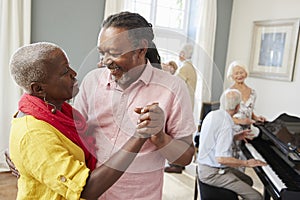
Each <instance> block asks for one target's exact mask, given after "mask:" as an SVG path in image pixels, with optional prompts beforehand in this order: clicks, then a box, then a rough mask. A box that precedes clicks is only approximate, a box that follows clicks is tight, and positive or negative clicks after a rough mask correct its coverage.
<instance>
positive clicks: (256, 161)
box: [246, 159, 268, 167]
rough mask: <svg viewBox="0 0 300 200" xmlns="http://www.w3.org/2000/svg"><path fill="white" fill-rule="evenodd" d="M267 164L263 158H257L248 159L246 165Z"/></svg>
mask: <svg viewBox="0 0 300 200" xmlns="http://www.w3.org/2000/svg"><path fill="white" fill-rule="evenodd" d="M266 165H268V164H267V163H265V162H263V161H261V160H257V159H249V160H246V167H257V166H266Z"/></svg>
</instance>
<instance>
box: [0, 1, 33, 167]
mask: <svg viewBox="0 0 300 200" xmlns="http://www.w3.org/2000/svg"><path fill="white" fill-rule="evenodd" d="M30 28H31V0H0V44H1V48H0V152H3V150H4V149H6V148H8V140H9V131H10V123H11V119H12V116H13V114H14V113H15V112H16V111H17V102H18V100H19V98H20V94H21V91H20V89H19V88H18V87H17V86H16V85H15V83H14V82H13V81H12V79H11V77H10V73H9V59H10V56H11V55H12V53H13V52H14V51H15V50H16V49H17V48H18V47H20V46H23V45H24V44H29V43H30ZM0 159H1V157H0ZM0 162H1V160H0Z"/></svg>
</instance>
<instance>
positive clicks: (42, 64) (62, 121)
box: [9, 42, 163, 199]
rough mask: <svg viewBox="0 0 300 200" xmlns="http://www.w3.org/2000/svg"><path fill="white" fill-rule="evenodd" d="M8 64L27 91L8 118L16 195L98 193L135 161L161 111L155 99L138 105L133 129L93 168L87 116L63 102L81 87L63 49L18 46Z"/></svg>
mask: <svg viewBox="0 0 300 200" xmlns="http://www.w3.org/2000/svg"><path fill="white" fill-rule="evenodd" d="M10 70H11V75H12V78H13V79H14V81H15V82H16V83H17V84H18V85H19V86H20V87H21V88H22V89H23V90H24V91H25V94H24V95H23V96H22V97H21V99H20V101H19V108H18V112H17V113H16V115H15V116H14V119H13V120H12V127H11V134H10V137H11V138H10V149H9V150H10V156H11V160H12V161H13V163H14V164H15V166H16V168H17V169H18V171H19V173H20V177H19V179H18V197H17V198H18V199H80V198H85V199H96V198H98V197H99V196H100V195H101V194H102V193H103V192H104V191H106V190H107V189H108V188H109V187H110V186H111V185H113V184H114V183H115V182H116V181H117V180H118V179H119V178H120V177H121V175H122V174H123V173H124V170H126V169H127V167H128V166H129V165H130V163H131V162H132V161H133V159H134V158H135V156H136V154H137V153H138V151H139V150H140V149H141V147H142V146H143V144H144V143H145V142H146V140H147V138H146V137H147V136H149V135H151V134H152V132H153V131H154V129H153V128H151V127H152V126H151V127H150V125H151V123H155V121H156V119H158V120H159V121H161V116H162V117H163V112H162V111H161V109H160V108H159V107H158V106H157V104H155V105H149V106H147V107H144V108H143V110H142V111H143V112H142V113H141V108H137V109H136V112H137V113H139V114H140V118H139V123H138V125H137V127H136V129H137V130H136V134H135V135H134V136H132V137H131V138H130V140H128V142H126V143H125V144H124V145H123V147H122V148H121V149H120V150H119V151H118V152H116V153H115V154H114V156H112V157H111V158H110V159H109V160H107V161H106V162H105V163H104V164H103V165H101V166H99V167H98V168H95V167H96V161H97V160H96V159H95V157H94V153H95V150H96V147H95V145H94V140H93V138H92V137H89V136H87V135H86V134H85V133H86V130H87V124H86V122H85V119H84V117H83V116H82V115H81V114H80V113H79V112H78V111H77V110H75V109H73V108H72V107H71V106H70V105H69V104H68V103H66V102H65V101H66V100H69V99H71V98H72V97H74V96H75V95H76V94H77V93H78V91H79V89H78V83H77V80H76V78H75V77H76V75H77V74H76V72H75V71H74V70H73V69H72V68H71V67H70V65H69V61H68V59H67V56H66V54H65V53H64V51H63V50H62V49H61V48H60V47H58V46H57V45H54V44H51V43H44V42H42V43H35V44H30V45H27V46H24V47H21V48H19V49H18V50H17V51H16V52H15V53H14V54H13V56H12V58H11V61H10ZM150 116H151V117H150ZM150 120H151V121H150ZM135 124H136V123H135ZM156 124H157V125H159V123H156ZM161 127H162V124H161Z"/></svg>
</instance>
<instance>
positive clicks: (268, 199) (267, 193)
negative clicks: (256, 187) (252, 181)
mask: <svg viewBox="0 0 300 200" xmlns="http://www.w3.org/2000/svg"><path fill="white" fill-rule="evenodd" d="M270 199H271V196H270V194H269V192H268V190H267V188H264V200H270Z"/></svg>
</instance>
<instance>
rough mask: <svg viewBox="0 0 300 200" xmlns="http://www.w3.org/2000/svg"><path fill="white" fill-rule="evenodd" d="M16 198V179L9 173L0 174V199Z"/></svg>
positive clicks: (10, 199)
mask: <svg viewBox="0 0 300 200" xmlns="http://www.w3.org/2000/svg"><path fill="white" fill-rule="evenodd" d="M16 198H17V178H16V177H15V176H13V175H12V174H11V173H10V172H0V199H3V200H4V199H5V200H15V199H16Z"/></svg>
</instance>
